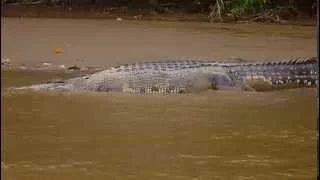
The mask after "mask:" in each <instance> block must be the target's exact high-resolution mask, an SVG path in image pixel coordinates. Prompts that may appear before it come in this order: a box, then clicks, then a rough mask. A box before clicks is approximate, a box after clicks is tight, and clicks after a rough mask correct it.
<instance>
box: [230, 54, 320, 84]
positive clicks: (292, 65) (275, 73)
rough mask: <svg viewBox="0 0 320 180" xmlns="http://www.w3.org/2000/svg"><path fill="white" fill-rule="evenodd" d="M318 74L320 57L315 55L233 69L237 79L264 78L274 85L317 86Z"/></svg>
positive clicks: (246, 64)
mask: <svg viewBox="0 0 320 180" xmlns="http://www.w3.org/2000/svg"><path fill="white" fill-rule="evenodd" d="M318 74H319V68H318V59H317V58H315V57H307V58H302V57H298V58H290V59H285V60H282V61H267V62H257V63H254V62H252V63H245V64H242V65H241V66H238V67H234V68H233V69H232V77H234V78H235V79H241V80H257V79H263V80H265V81H268V82H270V83H271V84H273V85H281V84H282V85H284V84H296V85H299V86H304V87H309V86H312V87H314V86H316V85H317V84H318Z"/></svg>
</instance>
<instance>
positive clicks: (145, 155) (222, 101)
mask: <svg viewBox="0 0 320 180" xmlns="http://www.w3.org/2000/svg"><path fill="white" fill-rule="evenodd" d="M13 75H15V74H14V73H13V74H11V75H9V76H13ZM17 75H19V73H18V74H17ZM24 77H26V76H24ZM47 77H49V75H48V76H47ZM35 78H36V77H35ZM12 79H15V78H13V77H11V78H10V77H8V76H7V79H6V82H4V83H7V84H11V85H14V84H15V82H8V80H12ZM16 79H19V78H16ZM314 94H315V91H314V90H313V89H308V90H305V91H304V92H303V93H301V92H300V90H284V91H279V92H268V93H261V94H254V95H248V94H244V93H239V92H229V91H227V92H207V93H200V94H192V95H191V94H189V95H180V96H174V95H173V96H168V95H154V96H153V95H152V96H129V95H123V94H60V93H26V94H13V93H10V92H4V93H3V103H4V106H3V112H4V113H3V115H2V123H3V124H4V126H3V130H4V131H3V133H4V136H2V137H3V140H4V143H3V147H2V152H3V153H4V154H5V155H4V161H2V163H1V167H2V169H3V170H4V177H5V179H17V178H19V179H58V178H63V179H89V178H91V179H199V180H200V179H288V178H294V179H312V178H315V177H316V119H315V112H316V107H315V102H316V99H315V98H314Z"/></svg>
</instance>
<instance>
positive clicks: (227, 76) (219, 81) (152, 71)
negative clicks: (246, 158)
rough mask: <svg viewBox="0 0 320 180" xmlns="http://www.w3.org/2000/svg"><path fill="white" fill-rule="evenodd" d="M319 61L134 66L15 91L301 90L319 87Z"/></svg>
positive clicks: (176, 91)
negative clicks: (255, 86) (256, 83)
mask: <svg viewBox="0 0 320 180" xmlns="http://www.w3.org/2000/svg"><path fill="white" fill-rule="evenodd" d="M317 64H318V61H317V60H316V58H291V59H289V60H283V61H263V62H261V61H256V62H253V61H250V62H249V61H244V62H243V61H240V60H238V61H233V62H228V61H226V62H222V61H220V62H219V61H203V60H180V61H158V62H144V63H133V64H126V65H122V66H117V67H112V68H110V69H107V70H104V71H101V72H97V73H94V74H92V75H88V76H84V77H77V78H73V79H69V80H66V81H63V82H53V83H48V84H39V85H32V86H28V87H21V88H16V89H31V90H62V91H72V92H90V91H93V92H110V91H111V92H112V91H118V92H134V93H183V92H191V91H193V90H205V89H210V88H216V89H221V88H224V87H235V88H237V87H243V86H245V85H246V81H247V80H254V79H261V80H264V81H268V82H270V84H273V85H274V84H288V83H296V84H298V85H299V86H300V87H307V86H315V85H316V84H317V83H318V73H319V69H318V65H317Z"/></svg>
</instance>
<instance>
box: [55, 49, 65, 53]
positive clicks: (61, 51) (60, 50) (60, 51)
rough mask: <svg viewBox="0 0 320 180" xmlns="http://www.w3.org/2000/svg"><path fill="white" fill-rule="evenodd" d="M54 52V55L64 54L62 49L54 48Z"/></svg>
mask: <svg viewBox="0 0 320 180" xmlns="http://www.w3.org/2000/svg"><path fill="white" fill-rule="evenodd" d="M54 52H55V53H56V54H62V53H63V52H64V50H63V49H62V48H54Z"/></svg>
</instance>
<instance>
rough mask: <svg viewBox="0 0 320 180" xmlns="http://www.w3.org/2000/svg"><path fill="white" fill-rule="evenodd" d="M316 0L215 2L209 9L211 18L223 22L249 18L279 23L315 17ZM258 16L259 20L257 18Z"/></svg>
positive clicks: (234, 0)
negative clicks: (227, 19) (231, 18)
mask: <svg viewBox="0 0 320 180" xmlns="http://www.w3.org/2000/svg"><path fill="white" fill-rule="evenodd" d="M316 6H317V3H316V1H315V0H307V1H304V2H299V1H297V0H285V1H276V0H275V1H274V0H215V1H214V2H213V3H212V4H211V6H210V7H209V9H210V13H209V18H210V19H211V21H213V20H214V19H215V18H218V19H220V20H221V21H223V16H229V17H233V18H240V17H243V16H245V17H246V16H249V17H251V18H254V19H253V20H257V19H269V20H272V21H275V22H279V21H280V18H284V19H286V18H296V17H297V16H301V15H309V16H315V13H316ZM257 16H258V17H259V18H257Z"/></svg>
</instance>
